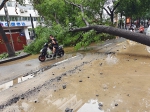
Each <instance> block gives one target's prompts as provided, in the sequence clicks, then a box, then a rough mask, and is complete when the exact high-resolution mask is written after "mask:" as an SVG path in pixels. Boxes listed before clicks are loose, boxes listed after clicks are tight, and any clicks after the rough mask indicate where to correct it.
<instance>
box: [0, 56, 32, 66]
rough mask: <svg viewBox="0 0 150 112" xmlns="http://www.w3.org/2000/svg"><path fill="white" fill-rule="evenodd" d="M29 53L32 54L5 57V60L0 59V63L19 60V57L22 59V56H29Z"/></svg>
mask: <svg viewBox="0 0 150 112" xmlns="http://www.w3.org/2000/svg"><path fill="white" fill-rule="evenodd" d="M29 55H31V54H24V55H21V56H16V57H10V58H7V59H4V60H0V64H3V63H6V62H10V61H14V60H17V59H21V58H24V57H27V56H29Z"/></svg>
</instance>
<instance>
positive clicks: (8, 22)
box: [4, 4, 15, 51]
mask: <svg viewBox="0 0 150 112" xmlns="http://www.w3.org/2000/svg"><path fill="white" fill-rule="evenodd" d="M4 12H5V16H6V20H7V25H8V29H9V34H10V39H11V42H12V47H13V50H14V51H15V49H14V42H13V39H12V35H11V30H10V19H9V14H8V10H7V6H6V4H5V5H4Z"/></svg>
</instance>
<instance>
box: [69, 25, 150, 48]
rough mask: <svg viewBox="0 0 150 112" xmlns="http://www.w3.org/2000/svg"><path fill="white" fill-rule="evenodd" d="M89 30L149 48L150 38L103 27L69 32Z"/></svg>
mask: <svg viewBox="0 0 150 112" xmlns="http://www.w3.org/2000/svg"><path fill="white" fill-rule="evenodd" d="M90 30H95V31H96V32H98V33H108V34H112V35H115V36H120V37H124V38H126V39H129V40H132V41H135V42H138V43H141V44H144V45H148V46H150V37H149V36H147V35H144V34H141V33H136V32H130V31H128V30H124V29H119V28H115V27H110V26H105V25H94V26H89V27H83V28H78V29H74V30H71V31H70V32H80V31H84V32H87V31H90Z"/></svg>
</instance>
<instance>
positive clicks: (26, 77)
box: [0, 74, 34, 92]
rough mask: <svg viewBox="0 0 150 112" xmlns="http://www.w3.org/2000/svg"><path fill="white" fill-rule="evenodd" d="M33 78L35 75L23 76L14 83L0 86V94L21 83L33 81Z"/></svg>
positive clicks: (13, 81) (10, 82)
mask: <svg viewBox="0 0 150 112" xmlns="http://www.w3.org/2000/svg"><path fill="white" fill-rule="evenodd" d="M33 77H34V75H32V74H30V75H27V76H22V77H19V78H16V79H13V80H12V81H9V82H7V83H4V84H2V85H0V92H1V91H4V90H6V89H8V88H10V87H12V86H14V85H16V84H18V83H20V82H23V81H26V80H28V79H31V78H33Z"/></svg>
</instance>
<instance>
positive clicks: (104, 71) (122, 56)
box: [0, 41, 150, 112]
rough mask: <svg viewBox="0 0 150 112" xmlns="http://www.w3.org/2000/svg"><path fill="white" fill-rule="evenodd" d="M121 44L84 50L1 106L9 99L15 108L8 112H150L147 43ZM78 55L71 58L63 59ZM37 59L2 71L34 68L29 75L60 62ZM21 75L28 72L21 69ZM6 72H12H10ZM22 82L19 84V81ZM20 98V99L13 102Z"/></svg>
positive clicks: (17, 89)
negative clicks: (70, 111) (13, 68)
mask: <svg viewBox="0 0 150 112" xmlns="http://www.w3.org/2000/svg"><path fill="white" fill-rule="evenodd" d="M120 42H121V41H120ZM120 42H119V43H118V42H116V43H115V42H114V41H108V42H106V43H105V44H104V45H102V46H99V45H97V46H92V47H91V48H92V50H91V51H90V50H89V52H87V51H86V52H84V51H81V52H80V53H79V54H77V55H78V57H76V58H74V59H72V60H71V61H67V62H66V63H62V64H60V65H59V66H56V67H53V68H51V69H48V70H46V71H44V72H43V73H41V74H39V75H37V76H35V77H34V78H32V79H31V80H27V81H25V82H24V83H20V84H17V85H14V86H13V87H11V88H10V89H7V90H5V91H2V92H0V99H1V100H0V104H1V105H2V104H3V103H4V102H3V101H7V100H8V102H7V103H9V104H12V105H11V106H8V107H7V106H6V107H7V108H6V109H4V110H3V111H4V112H7V111H15V112H41V111H44V112H49V111H50V110H51V112H64V111H65V110H66V109H67V108H68V109H73V110H74V112H91V111H94V112H104V111H105V112H116V111H119V112H120V111H121V112H127V111H131V112H136V111H141V112H143V111H147V110H149V106H148V101H149V100H150V99H149V86H148V85H149V76H148V75H147V74H149V65H150V64H149V63H150V61H149V52H148V51H147V49H146V46H144V45H141V44H136V43H134V42H132V41H125V42H123V43H120ZM139 51H140V52H139ZM81 53H82V55H80V54H81ZM74 55H75V54H71V55H69V54H67V55H65V56H64V57H63V58H61V59H60V60H64V59H68V58H70V57H72V56H74ZM35 57H36V56H33V57H28V58H30V59H24V61H22V60H18V61H17V62H15V63H12V64H8V63H6V64H4V65H3V66H1V67H4V66H8V65H10V66H9V67H10V71H11V68H12V66H11V65H16V64H17V65H18V66H19V65H20V64H21V66H22V67H20V68H23V69H24V67H25V68H26V66H27V67H29V68H27V69H26V71H27V72H28V71H29V70H33V69H35V70H36V69H38V68H41V67H44V66H47V65H51V64H53V63H56V62H59V61H60V60H59V59H58V60H51V61H49V60H48V61H46V62H44V63H40V62H39V61H38V60H36V59H35ZM33 62H34V63H33ZM17 65H16V66H17ZM143 66H144V67H143ZM1 67H0V68H1ZM18 68H19V67H18ZM16 71H18V72H19V73H21V74H22V72H21V71H19V70H18V69H16ZM16 71H14V72H16ZM26 71H25V72H26ZM5 72H6V73H8V72H7V70H6V71H5ZM18 72H16V73H18ZM141 77H142V78H141ZM18 81H19V79H17V80H13V83H15V82H18ZM145 83H146V84H145ZM135 92H136V93H138V94H136V95H135ZM10 93H11V95H10ZM14 96H15V97H16V98H15V99H13V100H11V97H12V98H14ZM127 98H128V100H126V99H127ZM137 98H139V99H137ZM9 99H10V100H9ZM1 105H0V108H2V106H1ZM135 107H136V108H135ZM137 107H139V108H137ZM91 109H92V110H91Z"/></svg>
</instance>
